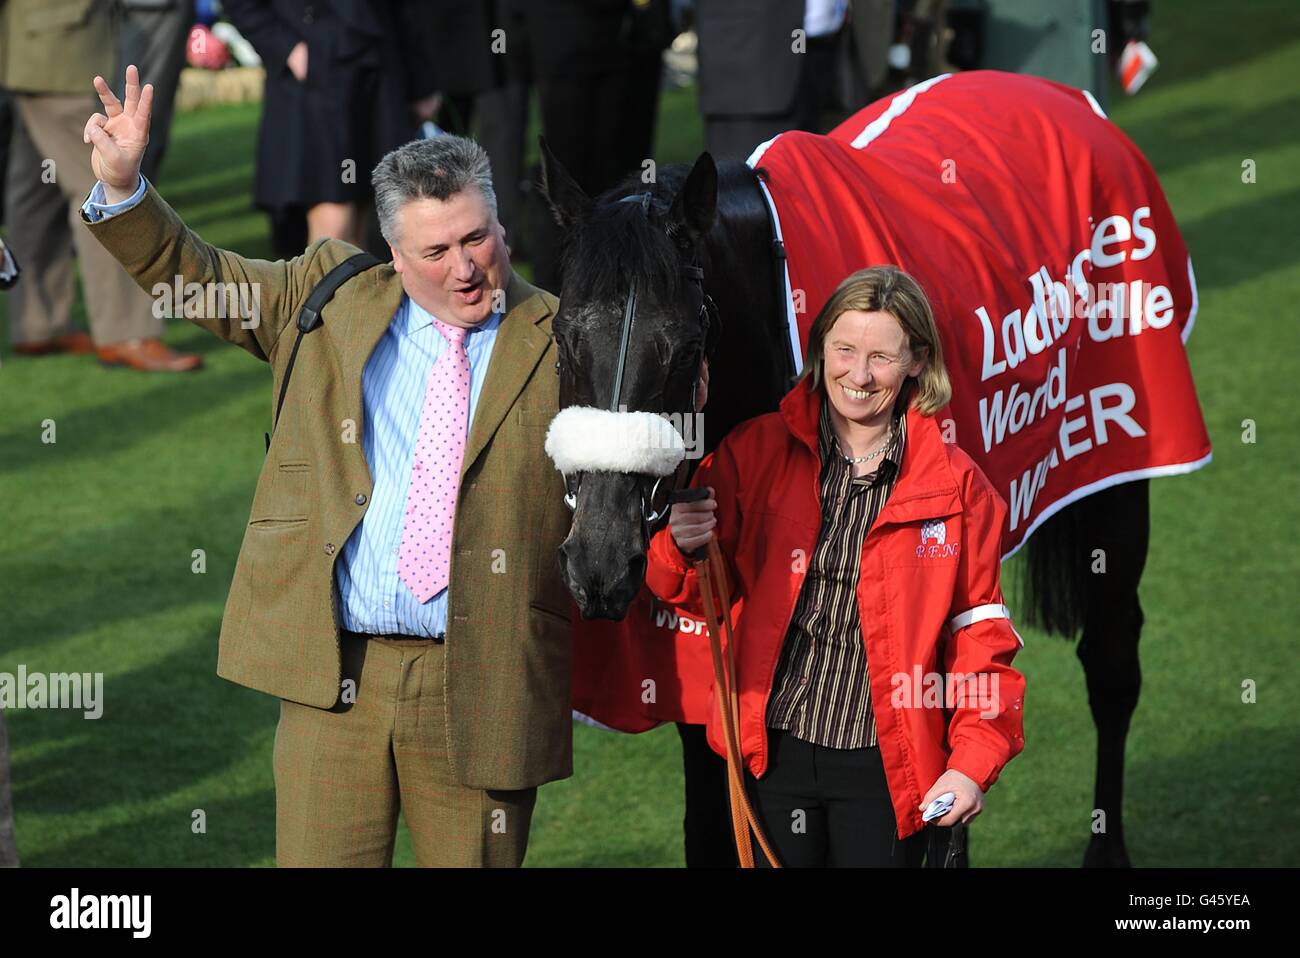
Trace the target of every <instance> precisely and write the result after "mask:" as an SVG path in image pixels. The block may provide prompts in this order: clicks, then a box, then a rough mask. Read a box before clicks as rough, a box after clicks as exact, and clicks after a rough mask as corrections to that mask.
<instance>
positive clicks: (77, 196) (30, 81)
mask: <svg viewBox="0 0 1300 958" xmlns="http://www.w3.org/2000/svg"><path fill="white" fill-rule="evenodd" d="M118 26H119V22H118V20H117V11H116V9H115V7H114V5H113V4H111V3H93V4H87V3H86V2H85V0H5V2H3V3H0V86H3V87H5V88H6V89H8V90H9V91H10V96H11V99H12V101H13V105H14V108H15V111H16V116H15V120H16V122H15V125H14V130H13V139H12V140H11V142H10V159H9V169H8V176H7V178H6V183H5V190H6V196H5V224H6V227H7V234H6V242H7V243H8V244H9V245H10V246H11V247H12V248H13V251H14V255H15V256H16V257H17V258H18V262H19V264H20V265H21V266H22V268H23V271H24V276H23V280H22V282H21V283H19V284H18V285H17V286H15V287H14V289H13V292H12V293H11V294H10V299H9V338H10V340H11V341H12V342H13V344H14V353H15V354H17V355H19V356H23V355H28V356H32V355H42V354H46V353H88V352H91V351H92V350H93V351H95V352H96V353H97V354H98V356H99V360H100V362H102V363H105V364H107V365H113V366H128V367H131V368H133V369H139V370H144V371H149V372H183V371H185V370H190V369H197V368H198V367H199V366H201V365H202V359H201V357H199V356H198V355H195V354H191V353H180V352H176V351H175V350H172V349H170V348H169V347H168V346H167V345H166V344H165V343H163V341H162V338H161V337H162V331H163V322H162V320H161V319H160V318H158V317H157V316H155V315H154V314H153V300H152V299H151V298H150V296H149V295H148V294H147V293H146V292H144V291H142V290H140V289H138V288H137V287H136V285H135V283H134V282H133V281H132V279H131V277H130V276H128V275H127V274H126V272H124V271H123V269H122V267H121V266H119V265H118V264H117V262H116V261H115V260H114V259H113V257H112V256H110V255H109V254H108V253H107V252H105V250H104V248H103V247H102V246H100V245H99V244H98V243H95V242H93V241H92V240H91V238H90V236H89V234H87V233H86V231H85V230H84V229H81V228H80V227H79V226H77V225H76V224H75V219H76V217H77V207H78V206H79V205H80V204H81V201H82V200H83V199H85V197H86V194H87V193H88V192H90V188H91V187H92V186H93V185H94V183H95V177H94V174H92V173H91V170H90V164H89V163H87V161H86V160H87V158H86V153H85V148H84V144H83V142H82V135H81V134H82V129H83V127H84V126H85V124H86V115H87V113H88V112H90V111H91V110H93V109H94V103H95V101H94V99H93V98H92V97H90V96H88V95H87V93H86V75H87V73H92V74H93V73H94V72H96V71H98V72H100V73H104V74H110V75H111V73H112V70H113V66H114V58H115V57H116V55H117V30H118ZM74 246H75V248H76V255H77V260H78V261H79V263H80V265H81V283H82V288H83V290H84V292H85V301H86V315H87V317H88V319H89V323H90V334H89V335H87V334H86V333H84V332H82V331H80V330H78V329H76V328H74V327H73V325H72V298H73V286H72V276H73V270H72V267H73V257H72V250H73V248H74Z"/></svg>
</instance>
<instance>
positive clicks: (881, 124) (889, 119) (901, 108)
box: [850, 73, 952, 150]
mask: <svg viewBox="0 0 1300 958" xmlns="http://www.w3.org/2000/svg"><path fill="white" fill-rule="evenodd" d="M950 76H952V74H951V73H940V74H939V75H938V76H936V77H930V79H928V80H923V81H922V82H920V83H918V84H916V85H915V86H910V87H908V88H907V89H906V90H904V91H903V92H902V93H900V94H898V96H896V97H894V98H893V99H892V100H890V101H889V106H888V107H887V108H886V109H885V112H884V113H882V114H880V116H878V117H876V118H875V119H874V120H872V121H871V122H870V123H868V124H867V125H866V127H865V128H864V129H863V131H862V132H861V133H859V134H858V135H857V136H855V137H854V138H853V142H852V143H851V144H850V146H852V147H853V148H854V149H855V150H860V149H862V148H863V147H864V146H866V145H867V144H868V143H870V142H871V141H872V140H874V139H876V137H878V136H880V135H881V134H882V133H884V132H885V131H886V130H888V129H889V124H890V123H893V122H894V120H895V119H897V118H898V117H900V116H902V115H903V114H904V113H905V112H907V108H908V107H909V106H911V105H912V101H913V100H915V99H916V98H917V96H918V95H919V94H922V93H924V92H925V91H926V90H928V89H930V88H931V87H932V86H934V85H935V84H937V83H941V82H943V81H944V80H946V79H948V77H950Z"/></svg>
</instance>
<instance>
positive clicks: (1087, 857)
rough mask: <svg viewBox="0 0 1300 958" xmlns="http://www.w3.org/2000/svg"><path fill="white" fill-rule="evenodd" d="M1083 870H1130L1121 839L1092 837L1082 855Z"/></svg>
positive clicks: (1126, 852) (1126, 853) (1102, 836)
mask: <svg viewBox="0 0 1300 958" xmlns="http://www.w3.org/2000/svg"><path fill="white" fill-rule="evenodd" d="M1083 867H1084V868H1132V867H1133V864H1132V862H1130V861H1129V860H1128V849H1126V848H1125V847H1124V842H1123V840H1122V839H1114V838H1107V837H1106V836H1104V835H1093V836H1092V841H1090V842H1089V843H1088V848H1087V850H1086V851H1085V852H1084V853H1083Z"/></svg>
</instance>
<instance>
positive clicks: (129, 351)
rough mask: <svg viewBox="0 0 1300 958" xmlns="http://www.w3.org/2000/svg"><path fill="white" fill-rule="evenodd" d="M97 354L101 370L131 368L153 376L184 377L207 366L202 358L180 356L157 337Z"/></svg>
mask: <svg viewBox="0 0 1300 958" xmlns="http://www.w3.org/2000/svg"><path fill="white" fill-rule="evenodd" d="M95 352H96V353H97V354H98V355H99V363H100V365H101V366H128V367H130V368H131V369H139V370H142V371H144V372H151V373H183V372H186V371H187V370H190V369H198V368H199V367H200V366H202V365H203V357H202V356H200V355H198V354H197V353H178V352H176V351H175V350H174V349H171V348H169V347H168V346H167V345H166V344H165V343H164V342H163V341H162V340H161V339H159V338H158V337H157V336H150V337H148V338H146V339H128V340H124V341H123V342H120V343H113V344H112V345H111V346H100V347H99V348H98V349H96V350H95Z"/></svg>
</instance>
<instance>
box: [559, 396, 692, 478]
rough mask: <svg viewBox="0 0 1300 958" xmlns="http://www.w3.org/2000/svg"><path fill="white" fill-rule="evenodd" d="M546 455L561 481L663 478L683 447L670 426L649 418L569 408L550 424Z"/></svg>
mask: <svg viewBox="0 0 1300 958" xmlns="http://www.w3.org/2000/svg"><path fill="white" fill-rule="evenodd" d="M546 453H547V455H549V456H550V457H551V459H552V461H553V462H554V463H555V468H556V469H558V470H560V472H562V473H564V474H565V475H570V474H572V473H575V472H637V473H642V474H645V475H651V476H666V475H668V474H669V473H671V472H672V471H673V470H674V469H676V468H677V466H678V464H679V463H680V462H681V461H682V459H684V458H685V457H686V444H685V443H684V442H683V441H682V437H681V436H680V435H678V434H677V430H676V429H674V428H673V425H672V423H670V422H669V421H668V420H667V419H664V418H663V417H662V416H659V415H657V414H655V413H652V412H611V411H610V410H608V409H596V408H595V407H593V406H570V407H569V408H568V409H562V410H560V412H559V414H558V415H556V417H555V418H554V419H552V420H551V427H550V429H548V430H547V432H546Z"/></svg>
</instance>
